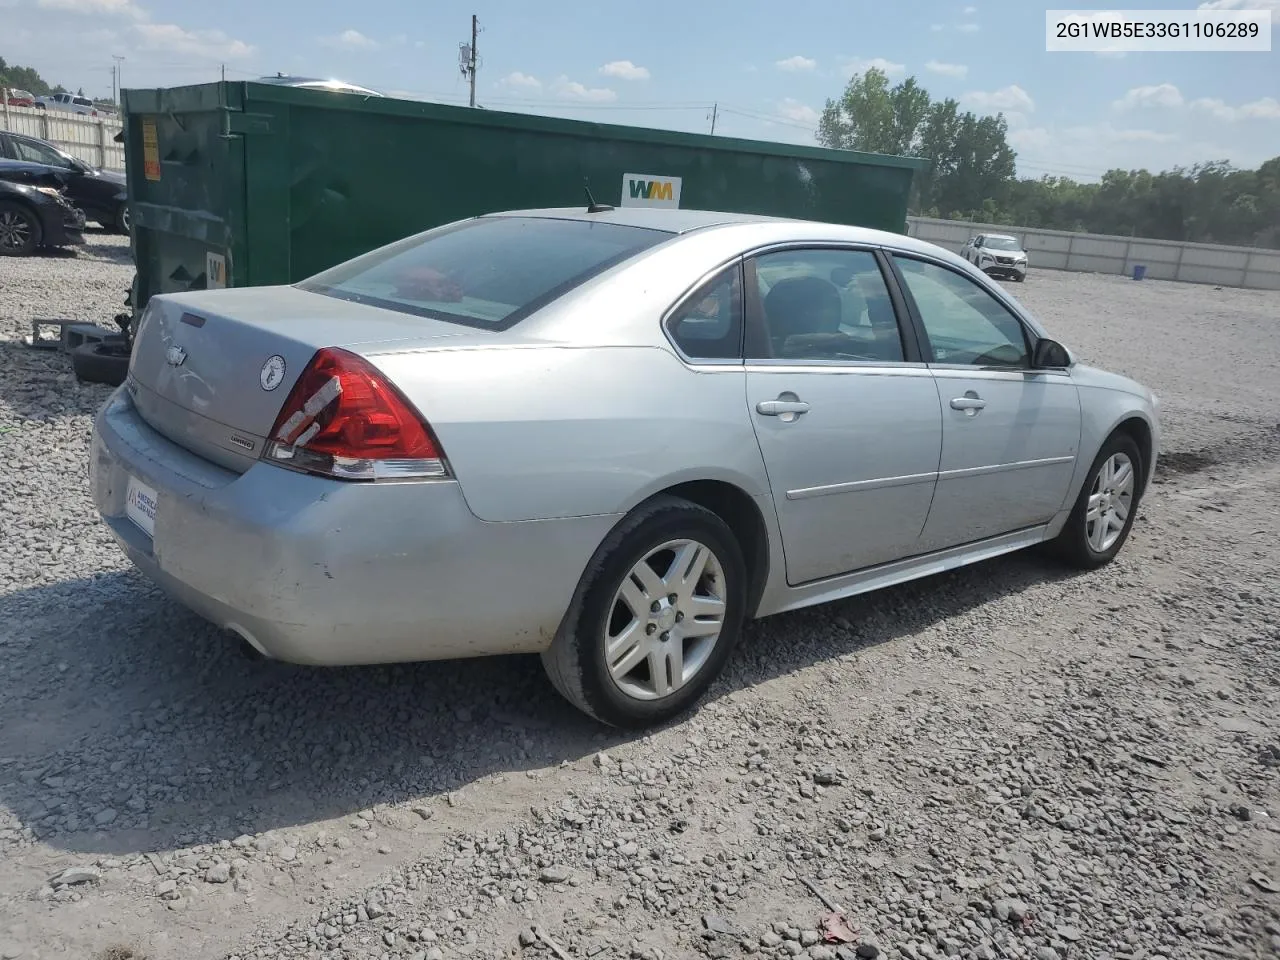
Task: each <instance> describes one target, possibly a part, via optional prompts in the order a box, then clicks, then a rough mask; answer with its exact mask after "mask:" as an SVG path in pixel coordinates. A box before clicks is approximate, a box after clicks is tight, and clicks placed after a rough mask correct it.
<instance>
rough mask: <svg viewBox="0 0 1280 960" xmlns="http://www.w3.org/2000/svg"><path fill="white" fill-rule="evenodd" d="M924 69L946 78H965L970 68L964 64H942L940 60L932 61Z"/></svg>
mask: <svg viewBox="0 0 1280 960" xmlns="http://www.w3.org/2000/svg"><path fill="white" fill-rule="evenodd" d="M924 68H925V69H926V70H928V71H929V72H930V73H940V74H942V75H943V76H944V77H964V76H967V75H968V73H969V68H968V67H966V66H965V65H964V64H963V63H942V62H940V61H938V60H930V61H929V62H928V63H926V64H925V65H924Z"/></svg>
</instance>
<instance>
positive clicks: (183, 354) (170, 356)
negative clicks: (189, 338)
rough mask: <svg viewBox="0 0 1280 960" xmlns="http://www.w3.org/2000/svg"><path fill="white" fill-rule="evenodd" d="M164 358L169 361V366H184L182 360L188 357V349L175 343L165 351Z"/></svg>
mask: <svg viewBox="0 0 1280 960" xmlns="http://www.w3.org/2000/svg"><path fill="white" fill-rule="evenodd" d="M164 358H165V361H166V362H168V364H169V366H171V367H180V366H182V361H184V360H186V359H187V351H185V350H183V349H182V348H181V347H179V346H176V345H175V346H172V347H170V348H169V349H168V350H167V351H166V352H165V355H164Z"/></svg>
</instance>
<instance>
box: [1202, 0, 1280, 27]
mask: <svg viewBox="0 0 1280 960" xmlns="http://www.w3.org/2000/svg"><path fill="white" fill-rule="evenodd" d="M1200 9H1201V10H1270V11H1271V26H1272V27H1274V26H1275V25H1276V20H1277V18H1280V0H1206V2H1204V3H1202V4H1200Z"/></svg>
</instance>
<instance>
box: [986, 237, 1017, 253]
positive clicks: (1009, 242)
mask: <svg viewBox="0 0 1280 960" xmlns="http://www.w3.org/2000/svg"><path fill="white" fill-rule="evenodd" d="M982 246H983V247H984V248H985V249H987V250H1021V249H1022V244H1020V243H1018V241H1017V240H1014V239H1013V238H1012V237H987V240H986V242H985V243H984V244H983V245H982Z"/></svg>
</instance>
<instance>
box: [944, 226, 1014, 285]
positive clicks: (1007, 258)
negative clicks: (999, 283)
mask: <svg viewBox="0 0 1280 960" xmlns="http://www.w3.org/2000/svg"><path fill="white" fill-rule="evenodd" d="M960 256H962V257H964V258H965V259H966V260H968V261H969V262H970V263H972V264H973V265H974V266H975V267H977V268H978V269H979V270H981V271H982V272H983V273H986V274H989V275H990V276H993V277H1006V278H1008V279H1010V280H1017V281H1018V282H1019V283H1021V282H1022V281H1024V280H1026V279H1027V251H1025V250H1023V249H1022V244H1021V243H1019V242H1018V238H1017V237H1011V236H1009V235H1008V234H1004V233H980V234H978V235H977V236H976V237H970V238H969V239H968V240H966V241H965V244H964V246H963V247H961V248H960Z"/></svg>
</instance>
